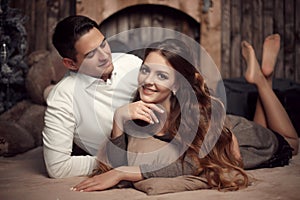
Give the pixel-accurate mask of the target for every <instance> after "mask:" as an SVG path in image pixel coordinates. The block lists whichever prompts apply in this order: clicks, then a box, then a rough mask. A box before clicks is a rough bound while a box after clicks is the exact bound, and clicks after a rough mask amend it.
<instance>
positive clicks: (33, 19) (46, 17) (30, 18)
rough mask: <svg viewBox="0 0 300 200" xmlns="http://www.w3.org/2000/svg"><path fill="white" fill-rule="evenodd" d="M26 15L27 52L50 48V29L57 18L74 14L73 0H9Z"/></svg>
mask: <svg viewBox="0 0 300 200" xmlns="http://www.w3.org/2000/svg"><path fill="white" fill-rule="evenodd" d="M9 3H10V7H12V8H17V9H20V10H21V11H22V14H23V15H25V16H26V17H27V20H26V23H25V24H24V26H25V28H26V31H27V41H28V54H30V53H31V52H33V51H38V50H52V48H53V45H52V43H51V36H52V30H53V27H54V26H55V24H56V23H57V21H58V20H60V19H62V18H64V17H66V16H68V15H70V14H75V1H64V0H49V1H46V0H30V1H28V0H10V2H9Z"/></svg>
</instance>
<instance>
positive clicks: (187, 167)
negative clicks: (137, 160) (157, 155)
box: [140, 156, 197, 179]
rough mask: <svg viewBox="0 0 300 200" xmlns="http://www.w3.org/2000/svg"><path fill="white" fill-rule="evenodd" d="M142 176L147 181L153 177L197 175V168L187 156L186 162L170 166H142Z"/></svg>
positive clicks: (178, 161)
mask: <svg viewBox="0 0 300 200" xmlns="http://www.w3.org/2000/svg"><path fill="white" fill-rule="evenodd" d="M140 170H141V173H142V176H143V177H144V178H145V179H148V178H153V177H177V176H182V175H195V173H196V172H197V167H196V166H195V165H194V164H193V161H192V160H191V159H190V158H189V157H188V156H186V157H185V158H184V160H180V159H178V160H176V161H175V162H173V163H171V164H170V165H167V166H163V165H140Z"/></svg>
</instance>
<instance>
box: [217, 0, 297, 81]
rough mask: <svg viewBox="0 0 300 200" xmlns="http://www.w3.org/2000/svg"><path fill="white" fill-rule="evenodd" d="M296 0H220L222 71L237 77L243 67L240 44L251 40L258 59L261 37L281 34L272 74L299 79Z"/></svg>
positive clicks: (241, 72)
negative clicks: (276, 59)
mask: <svg viewBox="0 0 300 200" xmlns="http://www.w3.org/2000/svg"><path fill="white" fill-rule="evenodd" d="M299 10H300V0H285V1H283V0H243V1H242V0H222V11H223V12H222V49H221V52H222V62H221V63H222V65H221V69H222V75H223V77H224V78H229V77H239V76H241V75H242V74H243V71H244V70H245V63H244V61H243V60H242V58H241V54H240V50H241V49H240V44H241V41H243V40H246V41H248V42H250V43H252V45H253V47H254V49H255V51H256V53H257V57H258V60H259V61H261V57H262V56H261V54H262V45H263V41H264V38H265V37H266V36H267V35H270V34H272V33H279V34H280V36H281V50H280V52H279V55H278V61H277V64H276V69H275V77H277V78H285V79H290V80H296V81H297V82H300V12H299Z"/></svg>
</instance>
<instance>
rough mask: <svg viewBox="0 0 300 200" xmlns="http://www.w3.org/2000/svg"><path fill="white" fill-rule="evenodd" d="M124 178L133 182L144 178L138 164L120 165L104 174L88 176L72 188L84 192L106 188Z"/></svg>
mask: <svg viewBox="0 0 300 200" xmlns="http://www.w3.org/2000/svg"><path fill="white" fill-rule="evenodd" d="M123 180H126V181H133V182H135V181H140V180H143V177H142V175H141V171H140V168H139V167H138V166H122V167H118V168H115V169H112V170H110V171H108V172H105V173H103V174H100V175H97V176H94V177H91V178H88V179H86V180H84V181H82V182H81V183H79V184H78V185H76V186H75V187H73V188H71V190H73V191H83V192H91V191H97V190H105V189H108V188H111V187H113V186H115V185H117V184H118V183H119V182H120V181H123Z"/></svg>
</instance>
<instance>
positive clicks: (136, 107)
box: [111, 101, 164, 138]
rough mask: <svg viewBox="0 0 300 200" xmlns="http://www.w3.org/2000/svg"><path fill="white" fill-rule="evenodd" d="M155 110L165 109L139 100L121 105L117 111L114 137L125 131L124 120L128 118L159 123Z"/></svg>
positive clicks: (160, 111) (161, 110)
mask: <svg viewBox="0 0 300 200" xmlns="http://www.w3.org/2000/svg"><path fill="white" fill-rule="evenodd" d="M154 111H156V112H159V113H163V112H164V110H163V109H161V108H160V107H159V106H157V105H155V104H152V103H145V102H143V101H137V102H133V103H130V104H126V105H124V106H121V107H120V108H118V109H117V110H116V111H115V114H114V124H113V131H112V135H111V137H112V138H116V137H118V136H120V135H121V134H122V133H123V126H124V122H126V121H128V120H135V119H139V120H143V121H145V122H148V123H150V124H154V123H159V120H158V118H157V116H156V115H155V113H154Z"/></svg>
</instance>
